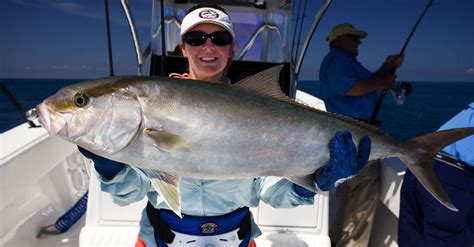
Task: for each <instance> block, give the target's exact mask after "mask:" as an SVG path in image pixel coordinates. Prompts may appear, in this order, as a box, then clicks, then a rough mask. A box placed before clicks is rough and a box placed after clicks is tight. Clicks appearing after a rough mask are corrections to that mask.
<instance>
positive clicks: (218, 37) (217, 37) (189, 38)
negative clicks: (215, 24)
mask: <svg viewBox="0 0 474 247" xmlns="http://www.w3.org/2000/svg"><path fill="white" fill-rule="evenodd" d="M208 38H211V41H212V43H213V44H214V45H218V46H224V45H230V44H231V43H232V35H230V33H228V32H225V31H217V32H213V33H210V34H208V33H205V32H202V31H193V32H189V33H187V34H185V35H184V36H183V41H184V42H186V43H187V44H188V45H192V46H199V45H203V44H204V43H206V40H207V39H208Z"/></svg>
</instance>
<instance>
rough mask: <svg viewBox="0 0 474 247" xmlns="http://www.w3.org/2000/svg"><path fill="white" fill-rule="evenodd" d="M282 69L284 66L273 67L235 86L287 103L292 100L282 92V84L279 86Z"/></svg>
mask: <svg viewBox="0 0 474 247" xmlns="http://www.w3.org/2000/svg"><path fill="white" fill-rule="evenodd" d="M282 68H283V65H277V66H273V67H271V68H269V69H266V70H264V71H262V72H259V73H257V74H255V75H251V76H249V77H246V78H244V79H242V80H240V81H239V82H237V83H236V84H234V85H233V86H234V87H237V88H241V89H245V90H248V91H251V92H253V93H256V94H260V95H265V96H270V97H272V98H275V99H279V100H283V101H285V100H287V99H290V98H288V96H286V95H285V94H284V93H283V92H282V91H281V88H280V84H278V79H279V78H280V70H281V69H282Z"/></svg>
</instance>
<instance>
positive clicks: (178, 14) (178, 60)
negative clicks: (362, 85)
mask: <svg viewBox="0 0 474 247" xmlns="http://www.w3.org/2000/svg"><path fill="white" fill-rule="evenodd" d="M121 2H122V6H123V8H124V11H125V13H126V17H127V20H128V23H129V27H130V31H131V34H132V39H133V41H134V44H135V47H134V50H135V53H136V58H137V70H138V74H139V75H151V76H156V75H168V74H169V73H170V72H184V71H185V69H186V61H185V60H184V59H183V57H181V56H180V55H179V54H177V53H176V51H175V48H176V46H177V45H178V43H179V27H180V20H181V19H182V17H183V16H184V14H185V11H186V10H187V9H189V8H190V7H191V6H192V5H194V4H195V3H197V2H199V1H164V0H162V1H153V7H152V12H153V14H152V18H153V19H152V20H151V24H152V25H151V27H152V30H151V31H152V32H151V37H150V42H149V44H148V46H147V47H146V48H145V49H142V48H141V47H140V42H139V40H138V35H137V33H136V30H135V24H134V19H133V15H132V11H131V10H130V8H129V5H128V2H127V1H126V0H122V1H121ZM216 2H217V3H219V4H221V5H222V6H223V7H224V8H225V9H226V10H227V11H228V12H229V13H230V15H231V17H232V18H233V21H234V25H235V29H236V32H238V33H240V32H241V33H243V37H244V38H243V40H241V41H240V42H242V43H241V44H240V45H239V47H238V50H237V53H236V59H235V61H234V62H233V63H232V66H231V67H230V69H229V77H230V78H231V80H232V81H238V80H239V79H241V78H243V77H245V76H248V75H251V74H255V73H257V72H259V71H261V70H263V69H266V68H269V67H272V66H275V65H278V64H283V65H284V67H283V71H282V73H281V77H280V85H281V88H282V90H283V91H284V92H285V93H286V94H287V95H288V96H290V97H293V98H295V99H296V100H297V101H299V102H301V103H303V104H307V105H310V106H312V107H315V108H318V109H322V110H324V103H323V102H322V101H321V100H320V99H318V98H316V97H314V96H312V95H310V94H307V93H305V92H303V91H300V90H297V83H298V75H299V71H300V68H301V63H302V60H303V59H304V54H305V52H306V50H307V47H308V44H309V43H310V42H311V37H312V35H313V33H314V30H315V29H316V28H317V26H318V23H319V21H320V20H321V18H322V17H323V15H324V13H325V11H326V9H327V8H328V7H329V6H330V4H331V1H330V0H326V1H324V3H323V4H322V5H321V8H320V9H319V11H318V12H317V13H315V14H314V20H313V22H312V25H311V28H310V31H309V32H308V33H307V34H306V37H303V36H302V32H301V31H297V30H301V28H302V27H301V26H302V25H303V18H305V17H304V15H303V16H299V17H297V18H294V17H293V16H292V15H293V14H294V13H301V11H300V9H301V10H303V9H304V5H305V1H288V0H287V1H283V0H282V1H263V0H257V1H253V0H242V1H216ZM306 18H309V17H306ZM163 30H164V31H163ZM245 30H250V31H245ZM163 41H164V42H163ZM35 121H36V120H32V122H30V123H26V122H25V123H24V124H21V125H19V126H17V127H15V128H13V129H11V130H9V131H6V132H4V133H2V135H1V139H0V142H1V145H2V148H1V160H0V187H1V188H2V190H1V196H0V198H2V199H1V200H0V215H1V228H0V245H1V246H4V247H16V246H72V247H76V246H80V247H92V246H94V247H98V246H133V245H134V244H135V241H136V238H137V234H138V220H139V218H140V215H141V210H142V209H143V208H144V206H145V204H146V200H143V201H140V202H137V203H134V204H132V205H129V206H126V207H120V206H118V205H116V204H114V203H113V202H112V200H111V199H110V197H109V195H107V194H106V193H103V192H101V191H100V188H99V182H98V180H97V176H96V175H95V171H94V169H91V166H90V163H89V161H88V160H86V159H84V158H83V156H82V155H81V154H80V153H79V152H78V150H77V147H76V146H75V145H73V144H71V143H68V142H66V141H64V140H61V139H59V138H57V137H54V136H49V135H48V134H47V132H46V131H45V130H44V129H43V128H32V127H31V126H32V125H38V123H37V122H35ZM405 169H406V168H405V167H404V165H403V164H402V163H401V162H400V161H399V160H398V159H393V160H387V161H385V165H383V166H382V188H381V191H382V193H381V195H380V203H379V207H378V209H377V215H376V222H375V223H374V224H375V225H383V227H374V229H373V232H372V234H371V240H370V245H371V246H394V245H396V239H397V229H396V228H397V218H398V211H399V210H398V209H399V208H398V207H399V206H398V205H399V193H400V187H401V183H402V179H403V174H404V170H405ZM86 193H88V194H87V196H88V202H87V211H86V214H85V215H84V216H83V217H82V218H80V219H79V221H78V222H76V224H74V225H73V226H72V227H71V228H70V229H69V230H68V231H66V232H64V233H62V234H53V233H55V232H54V231H51V230H50V229H51V228H52V226H51V225H53V224H54V223H55V222H56V220H57V219H58V218H59V217H60V216H61V215H63V214H64V213H65V212H66V211H68V210H69V209H70V208H71V207H73V206H74V205H75V204H76V202H77V201H78V200H80V199H81V198H83V196H84V195H85V194H86ZM330 199H331V197H330V195H329V194H328V193H320V194H318V195H316V198H315V204H314V205H310V206H299V207H296V208H292V209H274V208H272V207H270V206H269V205H266V204H265V203H261V204H260V205H259V206H258V207H257V208H252V209H251V210H252V212H253V214H254V218H255V220H256V222H257V223H258V225H259V226H260V227H261V229H262V231H263V235H262V236H261V237H259V238H257V239H256V243H257V246H330V239H329V236H328V231H329V200H330Z"/></svg>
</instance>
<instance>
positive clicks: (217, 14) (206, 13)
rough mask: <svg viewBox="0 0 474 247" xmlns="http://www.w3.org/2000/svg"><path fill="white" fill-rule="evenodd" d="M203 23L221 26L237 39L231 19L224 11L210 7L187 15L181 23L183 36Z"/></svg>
mask: <svg viewBox="0 0 474 247" xmlns="http://www.w3.org/2000/svg"><path fill="white" fill-rule="evenodd" d="M203 23H211V24H216V25H219V26H221V27H223V28H224V29H225V30H227V31H228V32H229V33H230V34H231V35H232V37H234V38H235V34H234V30H233V27H232V21H231V20H230V17H229V16H228V15H227V14H226V13H224V12H223V11H221V10H218V9H215V8H210V7H204V8H199V9H195V10H193V11H191V12H190V13H189V14H187V15H186V16H185V17H184V18H183V21H182V22H181V36H183V34H185V33H187V32H188V31H189V30H191V29H192V28H193V27H195V26H197V25H199V24H203Z"/></svg>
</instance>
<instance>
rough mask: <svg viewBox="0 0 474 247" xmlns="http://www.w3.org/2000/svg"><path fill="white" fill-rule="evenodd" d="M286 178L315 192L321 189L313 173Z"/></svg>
mask: <svg viewBox="0 0 474 247" xmlns="http://www.w3.org/2000/svg"><path fill="white" fill-rule="evenodd" d="M286 179H288V180H290V181H291V182H292V183H294V184H297V185H299V186H301V187H303V188H305V189H307V190H309V191H312V192H314V193H320V192H321V191H320V190H318V189H317V188H316V186H315V184H314V181H313V174H308V175H304V176H295V177H287V178H286Z"/></svg>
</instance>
